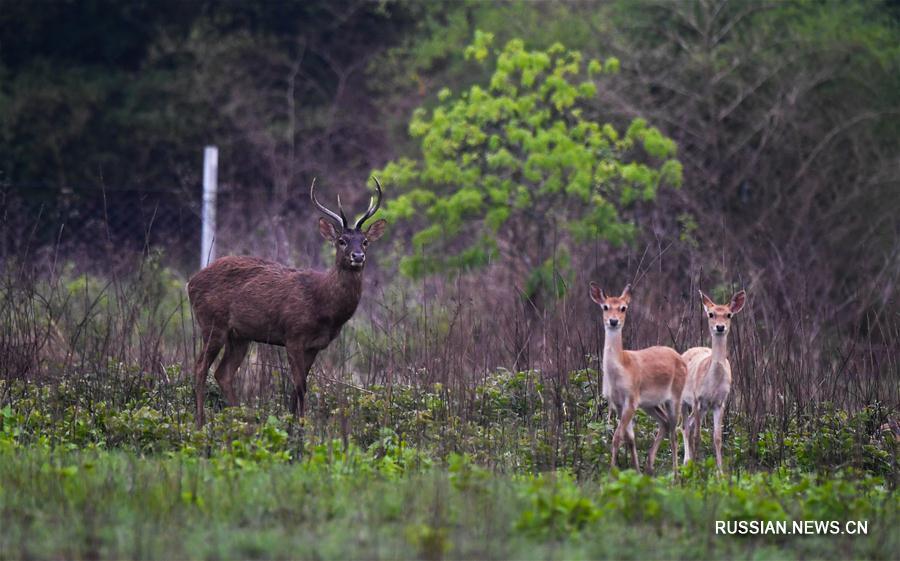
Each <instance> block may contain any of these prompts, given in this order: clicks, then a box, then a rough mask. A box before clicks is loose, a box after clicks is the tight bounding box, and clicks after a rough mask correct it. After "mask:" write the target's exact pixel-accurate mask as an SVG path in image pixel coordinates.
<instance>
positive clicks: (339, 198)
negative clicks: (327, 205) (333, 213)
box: [337, 193, 347, 224]
mask: <svg viewBox="0 0 900 561" xmlns="http://www.w3.org/2000/svg"><path fill="white" fill-rule="evenodd" d="M337 200H338V213H339V214H340V215H341V222H343V223H344V224H347V216H346V215H345V214H344V207H343V206H341V194H340V193H338V196H337Z"/></svg>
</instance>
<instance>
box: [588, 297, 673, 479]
mask: <svg viewBox="0 0 900 561" xmlns="http://www.w3.org/2000/svg"><path fill="white" fill-rule="evenodd" d="M591 300H593V301H594V302H596V303H597V304H598V305H599V306H600V307H601V308H602V309H603V327H604V331H605V340H604V345H603V395H604V397H606V399H607V400H608V401H609V403H610V406H611V407H612V408H613V409H615V412H616V416H617V417H618V418H619V423H618V426H617V427H616V431H615V432H614V433H613V441H612V454H611V455H612V458H611V462H610V463H611V465H612V466H613V467H615V465H616V455H617V453H618V450H619V446H621V444H622V441H623V440H624V441H625V443H626V444H627V445H628V446H629V447H630V448H631V459H632V462H633V463H634V469H636V470H637V471H638V472H640V471H641V468H640V463H639V462H638V455H637V446H636V445H635V442H634V420H633V417H634V414H635V412H636V411H637V409H638V408H641V409H643V410H644V411H645V412H646V413H647V414H649V415H650V416H651V417H653V418H654V419H655V420H656V422H657V423H659V430H658V431H657V433H656V439H655V440H654V441H653V445H652V446H651V447H650V453H649V455H648V456H647V471H648V472H652V471H653V463H654V462H655V461H656V452H657V450H658V449H659V445H660V443H661V442H662V440H663V438H664V437H665V435H666V434H668V435H669V442H670V444H671V446H672V469H673V470H676V469H677V467H678V438H677V436H676V433H675V429H676V427H677V426H678V421H679V417H680V411H681V407H680V406H679V404H680V403H681V393H682V391H683V390H684V384H685V379H686V378H687V366H686V365H685V363H684V360H682V358H681V355H680V354H678V352H677V351H675V350H674V349H671V348H669V347H661V346H656V347H649V348H646V349H641V350H639V351H626V350H623V348H622V327H623V326H624V325H625V316H626V313H627V311H628V306H629V304H630V303H631V285H628V286H626V287H625V290H624V291H622V294H621V296H612V297H611V296H607V295H606V294H605V293H604V292H603V290H602V289H601V288H600V287H599V286H597V285H596V284H595V283H593V282H592V283H591Z"/></svg>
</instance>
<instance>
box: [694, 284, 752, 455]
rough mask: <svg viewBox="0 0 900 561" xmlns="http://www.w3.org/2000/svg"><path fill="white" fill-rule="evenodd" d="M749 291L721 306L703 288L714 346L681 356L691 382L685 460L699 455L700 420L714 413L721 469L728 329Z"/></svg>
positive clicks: (728, 384) (727, 390)
mask: <svg viewBox="0 0 900 561" xmlns="http://www.w3.org/2000/svg"><path fill="white" fill-rule="evenodd" d="M746 299H747V294H746V292H744V291H743V290H742V291H740V292H738V293H737V294H735V295H734V296H733V297H732V298H731V302H730V303H729V304H728V305H719V304H716V303H715V302H713V301H712V300H711V299H710V298H709V296H707V295H706V294H703V291H700V300H701V301H702V302H703V311H704V313H705V314H706V317H707V320H708V323H709V333H710V335H711V336H712V348H709V347H693V348H691V349H688V350H687V351H685V352H684V354H683V355H682V357H683V358H684V361H685V362H686V363H687V365H688V381H687V385H686V387H685V390H684V395H683V397H682V401H683V403H684V407H683V409H684V419H685V420H684V430H683V432H682V434H683V435H684V447H685V455H684V462H685V463H687V462H688V461H689V460H691V459H693V458H695V457H696V456H697V454H696V452H697V451H698V449H699V447H700V423H701V420H702V419H703V416H704V415H705V414H706V412H707V411H709V410H710V409H712V413H713V444H714V446H715V449H716V466H717V467H718V469H719V472H721V471H722V416H723V415H724V412H725V400H726V399H728V394H729V393H730V392H731V363H729V362H728V332H729V331H730V330H731V318H732V317H733V316H734V314H736V313H738V312H740V311H741V310H742V309H743V308H744V302H745V301H746Z"/></svg>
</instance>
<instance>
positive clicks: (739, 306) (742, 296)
mask: <svg viewBox="0 0 900 561" xmlns="http://www.w3.org/2000/svg"><path fill="white" fill-rule="evenodd" d="M746 301H747V293H746V292H744V291H743V290H742V291H740V292H738V293H737V294H735V295H734V296H732V297H731V305H730V307H731V313H732V314H736V313H738V312H740V311H741V310H743V309H744V302H746Z"/></svg>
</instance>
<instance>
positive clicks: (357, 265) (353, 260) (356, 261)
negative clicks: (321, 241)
mask: <svg viewBox="0 0 900 561" xmlns="http://www.w3.org/2000/svg"><path fill="white" fill-rule="evenodd" d="M373 179H375V178H374V177H373ZM375 192H376V195H375V196H374V197H372V198H371V199H370V200H369V210H367V211H366V213H365V214H364V215H363V216H362V217H361V218H360V219H359V220H357V221H356V223H355V224H352V225H351V224H350V222H349V221H348V220H347V217H346V216H345V215H344V209H343V207H342V206H341V196H340V195H338V198H337V206H338V212H337V213H335V212H333V211H331V210H329V209H327V208H325V206H324V205H322V204H321V203H319V201H318V200H317V199H316V180H315V179H313V182H312V185H311V186H310V188H309V196H310V198H311V199H312V202H313V204H315V205H316V207H318V209H319V210H321V211H322V212H323V213H324V214H325V216H327V217H328V218H330V219H331V220H329V219H328V218H319V232H320V233H321V234H322V237H323V238H325V239H326V240H328V241H330V242H332V243H333V244H334V247H335V250H336V252H335V263H336V265H337V266H338V267H339V268H342V269H348V270H351V271H361V270H362V268H363V267H364V266H365V264H366V250H367V249H368V247H369V242H374V241H375V240H377V239H378V238H380V237H381V235H382V234H384V228H385V226H387V222H386V221H385V220H383V219H382V220H376V221H375V222H373V223H372V224H371V225H370V226H369V227H368V228H366V229H365V230H363V229H362V227H363V224H365V222H366V220H368V219H370V218H372V216H373V215H374V214H375V211H377V210H378V207H379V206H381V184H380V183H378V179H375ZM332 221H333V222H332Z"/></svg>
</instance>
